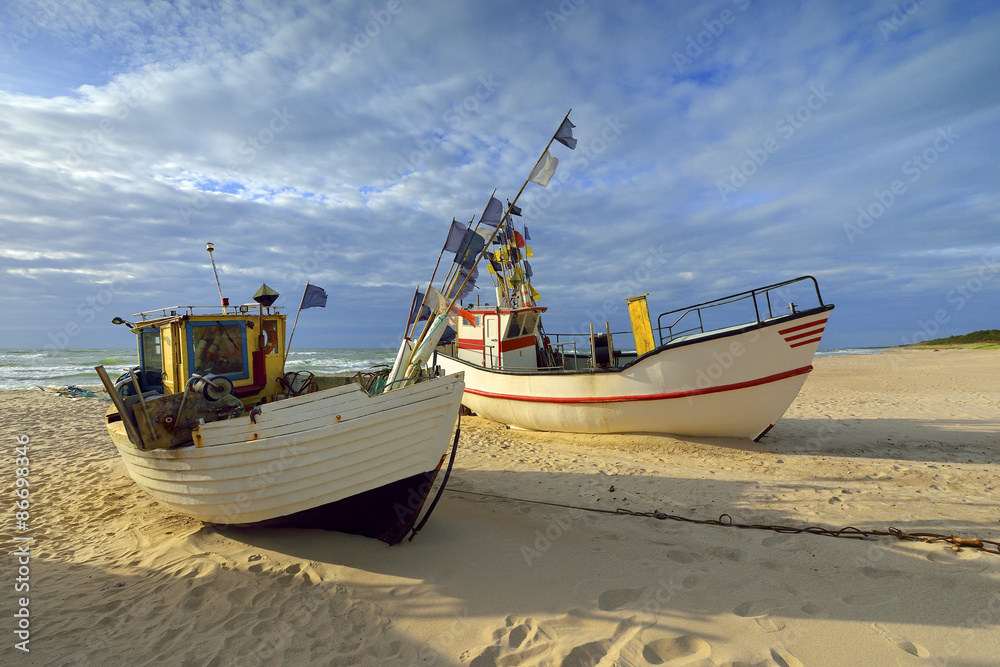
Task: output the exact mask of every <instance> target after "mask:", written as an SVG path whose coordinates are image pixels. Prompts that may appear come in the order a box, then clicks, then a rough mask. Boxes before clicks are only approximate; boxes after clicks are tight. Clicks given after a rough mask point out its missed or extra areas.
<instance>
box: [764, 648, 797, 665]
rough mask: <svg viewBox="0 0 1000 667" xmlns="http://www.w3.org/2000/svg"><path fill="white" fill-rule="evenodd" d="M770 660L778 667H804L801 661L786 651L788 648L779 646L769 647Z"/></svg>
mask: <svg viewBox="0 0 1000 667" xmlns="http://www.w3.org/2000/svg"><path fill="white" fill-rule="evenodd" d="M771 660H773V661H774V662H775V664H777V665H779V667H804V666H803V664H802V661H801V660H799V659H798V658H796V657H795V656H794V655H792V654H791V653H789V652H788V649H786V648H784V647H782V646H779V647H776V648H772V649H771Z"/></svg>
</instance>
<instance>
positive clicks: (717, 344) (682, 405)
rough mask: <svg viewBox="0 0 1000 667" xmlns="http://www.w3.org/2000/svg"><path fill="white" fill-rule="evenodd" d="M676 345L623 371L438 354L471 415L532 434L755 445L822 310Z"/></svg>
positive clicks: (789, 389) (789, 386)
mask: <svg viewBox="0 0 1000 667" xmlns="http://www.w3.org/2000/svg"><path fill="white" fill-rule="evenodd" d="M830 308H832V306H831V307H825V308H820V309H816V311H815V312H812V313H807V314H802V315H792V316H785V317H780V318H774V319H772V320H764V321H762V322H760V323H754V324H752V325H747V326H744V327H737V328H734V329H732V330H723V331H715V332H709V333H708V334H704V335H701V336H694V337H690V338H687V339H679V340H675V341H673V342H671V343H669V344H667V345H663V346H661V347H659V348H657V349H655V350H653V351H651V352H649V353H647V354H646V355H643V356H642V357H639V358H638V359H636V360H635V361H634V362H632V363H630V364H628V365H627V366H625V367H622V368H609V369H597V370H591V369H587V370H578V371H566V370H558V369H557V370H517V369H512V370H496V369H492V368H487V367H483V366H477V365H476V364H475V363H472V362H470V361H465V360H461V359H457V358H455V357H452V356H449V355H444V354H439V355H438V357H437V363H438V365H439V366H440V367H441V369H442V370H443V371H444V372H447V373H456V372H460V371H461V372H464V373H465V381H466V390H465V397H464V399H463V403H464V404H465V405H466V407H468V408H469V409H470V410H472V411H473V412H475V413H476V414H478V415H480V416H482V417H485V418H487V419H491V420H494V421H497V422H501V423H504V424H507V425H509V426H512V427H518V428H523V429H529V430H536V431H562V432H570V433H669V434H676V435H686V436H705V437H737V438H751V439H756V438H758V437H760V436H761V435H762V434H763V433H765V432H767V430H769V429H770V428H771V427H772V426H773V425H774V424H776V423H777V422H778V420H779V419H780V418H781V416H782V415H783V414H784V413H785V411H786V410H787V409H788V407H789V405H791V403H792V401H793V400H794V399H795V397H796V396H797V395H798V392H799V390H800V389H801V388H802V385H803V383H804V382H805V380H806V377H807V376H808V373H809V372H810V371H811V370H812V360H813V356H814V354H815V352H816V348H817V347H818V345H819V341H820V337H821V336H822V333H823V330H824V328H825V326H826V322H827V318H828V316H829V309H830Z"/></svg>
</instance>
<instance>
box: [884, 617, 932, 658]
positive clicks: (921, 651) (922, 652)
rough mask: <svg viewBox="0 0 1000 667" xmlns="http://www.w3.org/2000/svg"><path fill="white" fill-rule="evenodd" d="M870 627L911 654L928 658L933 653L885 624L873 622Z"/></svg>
mask: <svg viewBox="0 0 1000 667" xmlns="http://www.w3.org/2000/svg"><path fill="white" fill-rule="evenodd" d="M868 627H869V628H870V629H871V630H873V631H875V632H876V633H877V634H879V635H882V636H883V637H885V639H886V641H888V642H890V643H892V644H895V645H896V647H897V648H899V650H901V651H906V652H907V653H909V654H910V655H915V656H917V657H918V658H926V657H928V656H929V655H930V654H931V652H930V651H928V650H927V649H925V648H924V647H923V646H921V645H920V644H915V643H913V642H912V641H910V640H909V639H907V638H906V637H904V636H903V635H900V634H897V633H895V632H893V631H892V630H890V629H888V628H887V627H885V626H883V625H879V624H878V623H872V624H871V625H869V626H868Z"/></svg>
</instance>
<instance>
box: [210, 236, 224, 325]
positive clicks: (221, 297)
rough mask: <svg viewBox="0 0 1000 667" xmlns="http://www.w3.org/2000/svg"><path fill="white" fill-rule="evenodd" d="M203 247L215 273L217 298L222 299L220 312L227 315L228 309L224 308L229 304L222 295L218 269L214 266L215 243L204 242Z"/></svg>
mask: <svg viewBox="0 0 1000 667" xmlns="http://www.w3.org/2000/svg"><path fill="white" fill-rule="evenodd" d="M205 247H206V250H208V258H209V259H210V260H212V272H213V273H214V274H215V286H216V287H218V288H219V300H221V301H222V314H223V315H228V314H229V311H228V310H226V306H228V305H229V304H228V303H226V297H224V296H222V283H220V282H219V270H218V269H216V268H215V255H214V254H213V253H214V252H215V244H213V243H206V244H205Z"/></svg>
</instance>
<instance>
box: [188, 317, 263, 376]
mask: <svg viewBox="0 0 1000 667" xmlns="http://www.w3.org/2000/svg"><path fill="white" fill-rule="evenodd" d="M188 327H190V332H191V333H190V335H189V336H188V359H189V364H190V368H191V372H192V373H197V374H198V375H205V374H208V373H212V374H214V375H225V376H226V377H228V378H229V379H230V380H242V379H245V378H248V377H250V370H249V365H248V363H247V329H246V322H243V321H239V322H226V323H223V322H189V323H188Z"/></svg>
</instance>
